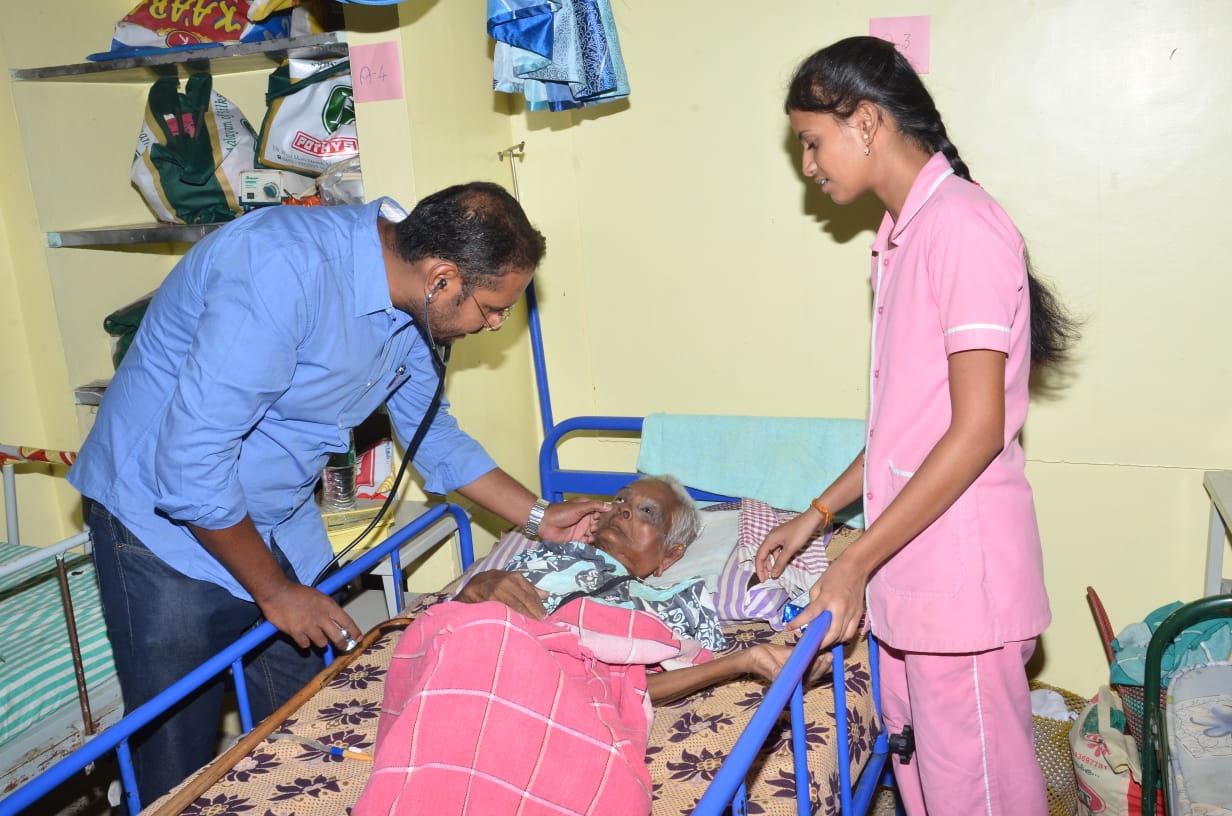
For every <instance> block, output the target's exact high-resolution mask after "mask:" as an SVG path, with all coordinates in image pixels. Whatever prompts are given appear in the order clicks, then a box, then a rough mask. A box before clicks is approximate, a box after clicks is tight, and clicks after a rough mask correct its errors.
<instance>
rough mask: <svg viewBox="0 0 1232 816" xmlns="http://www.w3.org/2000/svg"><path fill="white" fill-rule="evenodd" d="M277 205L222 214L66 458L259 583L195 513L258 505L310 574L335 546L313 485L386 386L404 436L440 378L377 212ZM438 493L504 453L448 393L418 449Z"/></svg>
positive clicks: (185, 568)
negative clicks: (230, 558)
mask: <svg viewBox="0 0 1232 816" xmlns="http://www.w3.org/2000/svg"><path fill="white" fill-rule="evenodd" d="M404 214H405V213H404V211H402V210H401V209H400V208H398V206H397V205H396V204H394V203H393V202H392V201H389V200H382V201H377V202H374V203H372V204H368V205H364V206H354V207H274V208H271V209H266V210H261V211H258V212H253V213H249V214H247V215H245V216H243V217H242V218H240V219H238V220H237V221H234V222H232V223H231V224H228V225H227V226H226V227H223V228H222V229H219V230H217V231H215V232H214V233H212V234H210V235H209V236H208V237H206V238H205V239H204V240H203V241H201V242H200V243H198V244H197V245H196V246H194V247H193V248H192V250H190V251H189V252H188V254H186V255H185V256H184V258H183V259H182V260H181V261H180V262H179V263H178V264H176V266H175V268H174V269H172V270H171V273H170V275H168V277H167V279H166V281H165V282H164V283H163V285H162V286H161V287H160V288H159V290H158V292H157V293H156V294H155V296H154V299H153V301H152V302H151V304H150V308H149V310H148V311H147V312H146V315H145V317H144V319H143V320H142V322H141V327H140V330H139V331H138V333H137V337H136V339H135V340H134V342H133V345H132V347H131V348H130V349H129V351H128V353H127V355H126V356H125V358H124V361H123V363H122V364H121V365H120V368H119V370H118V371H117V372H116V375H115V377H114V379H113V380H112V382H111V385H110V386H109V387H108V388H107V393H106V396H105V398H104V399H103V403H102V406H101V407H100V409H99V413H98V417H97V419H96V421H95V424H94V428H93V430H92V431H91V433H90V435H89V437H88V438H87V439H86V441H85V444H84V445H83V446H82V448H81V452H80V457H79V458H78V460H77V462H76V464H75V465H74V466H73V468H72V469H71V470H70V472H69V481H70V482H72V483H73V485H74V486H75V487H77V489H78V490H80V491H81V492H82V494H83V495H86V496H89V497H90V498H92V499H95V500H97V501H99V502H101V503H102V504H103V505H104V506H105V507H106V508H107V509H108V510H110V511H111V512H112V514H114V515H115V516H116V517H117V518H119V519H120V520H121V521H122V522H123V523H124V525H125V526H126V527H128V528H129V530H131V531H132V532H133V533H134V534H135V535H136V536H137V537H138V538H140V539H141V540H142V542H144V543H145V544H146V546H148V547H149V548H150V550H152V551H153V552H154V553H155V554H156V555H158V556H159V557H160V558H162V559H163V560H164V561H166V562H167V563H169V564H171V565H172V566H174V567H175V568H176V569H177V570H179V571H180V572H182V573H184V574H185V575H188V576H190V577H192V578H198V579H201V580H205V581H210V582H213V583H215V584H218V585H219V586H222V587H225V588H226V589H227V590H229V591H230V592H231V593H232V594H233V595H235V596H237V597H240V598H246V599H247V598H249V597H250V596H249V595H248V594H247V592H245V591H244V589H243V588H242V587H241V586H240V585H239V583H238V582H237V581H236V580H235V577H234V576H232V575H231V574H230V572H228V571H227V569H226V568H225V567H223V566H222V564H221V563H219V562H218V561H217V560H216V559H215V558H214V557H213V556H211V555H210V554H209V553H208V552H207V551H206V550H205V549H204V548H203V547H202V546H201V544H200V543H199V542H198V541H197V539H196V537H195V536H193V534H192V533H191V531H190V530H189V529H188V527H186V526H185V525H186V523H191V524H193V525H196V526H198V527H202V528H205V529H221V528H224V527H229V526H231V525H233V524H236V523H237V522H239V521H241V520H242V519H243V518H244V516H245V515H248V516H251V517H252V520H253V522H254V523H255V524H256V527H257V530H258V531H259V532H260V533H261V536H262V537H263V538H264V539H265V540H266V543H267V544H268V543H269V541H270V540H271V537H272V538H273V539H274V540H276V541H277V543H278V546H279V548H280V549H281V550H282V551H283V552H284V553H285V554H286V556H287V558H288V559H289V560H290V561H291V564H292V565H293V566H294V567H295V571H296V574H297V575H298V576H299V577H300V579H301V580H302V581H310V580H312V578H314V577H315V576H316V573H317V572H318V571H319V570H320V569H321V568H322V567H324V566H325V564H326V563H328V561H329V559H330V557H331V555H332V551H331V547H330V544H329V539H328V538H327V536H326V534H325V527H324V524H323V523H322V521H321V516H320V513H319V511H318V509H317V507H316V504H315V502H314V501H312V494H313V489H314V487H315V485H316V483H317V479H318V477H319V476H320V474H321V470H322V468H323V467H324V465H325V461H326V459H327V458H328V456H329V454H330V453H333V452H341V451H344V450H346V449H347V447H348V445H349V441H350V435H349V432H350V429H351V428H353V427H355V426H356V425H358V424H359V423H360V422H361V421H363V420H364V419H365V418H367V417H368V416H369V415H370V414H372V412H373V411H375V410H376V409H377V408H379V407H380V406H381V404H382V403H386V404H387V405H388V410H389V413H390V416H391V418H392V420H393V425H394V428H395V430H396V431H397V432H398V434H399V435H400V437H401V438H402V439H403V440H404V441H406V440H409V438H410V436H411V435H412V434H413V433H414V430H415V428H416V427H417V426H418V424H419V422H420V420H421V419H422V418H423V416H424V414H425V412H426V411H427V409H428V406H429V404H430V402H431V399H432V395H433V392H434V391H435V389H436V383H437V375H436V372H435V370H434V369H433V366H432V358H431V355H432V354H433V351H432V350H431V348H429V346H428V344H427V343H425V342H424V340H423V338H422V336H421V335H420V333H419V331H417V330H416V327H415V326H414V324H413V321H412V319H411V317H410V316H409V315H408V314H406V313H405V312H402V311H400V310H398V309H397V308H395V307H394V306H393V304H392V302H391V301H390V296H389V284H388V280H387V278H386V272H385V264H384V261H383V257H382V252H381V243H380V237H379V235H378V232H377V219H378V215H383V216H385V217H386V218H388V219H390V220H398V219H399V218H400V217H402V216H404ZM414 465H415V467H416V469H417V470H418V471H419V473H420V474H421V475H422V476H423V478H424V482H425V485H424V486H425V489H426V490H428V491H430V492H433V493H445V492H447V491H449V490H453V489H455V488H458V487H461V486H463V485H466V484H469V483H470V482H472V481H474V480H475V479H477V478H478V477H480V476H482V475H483V474H485V473H487V472H488V471H490V470H492V469H493V468H495V467H496V464H495V463H494V462H493V461H492V459H491V457H489V456H488V454H487V453H486V452H485V451H484V450H483V448H482V447H481V446H480V445H479V443H477V442H476V441H475V440H473V439H472V438H471V437H470V436H468V435H467V434H465V433H464V432H462V430H461V429H459V428H458V424H457V421H456V420H455V419H454V418H453V417H452V416H450V415H449V413H448V402H447V401H445V402H443V403H442V405H441V408H440V411H439V413H438V414H437V416H436V417H435V419H434V420H433V421H432V425H431V428H430V430H429V431H428V432H427V435H426V436H425V437H424V440H423V444H422V445H421V447H420V449H419V452H418V453H417V455H416V456H415V458H414Z"/></svg>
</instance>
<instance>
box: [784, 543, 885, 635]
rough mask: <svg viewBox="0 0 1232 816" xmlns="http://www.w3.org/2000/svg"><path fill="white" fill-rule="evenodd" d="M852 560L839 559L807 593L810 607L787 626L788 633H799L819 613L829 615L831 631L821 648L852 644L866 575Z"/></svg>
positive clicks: (862, 613) (858, 622)
mask: <svg viewBox="0 0 1232 816" xmlns="http://www.w3.org/2000/svg"><path fill="white" fill-rule="evenodd" d="M856 563H857V562H856V560H855V559H853V558H844V557H843V556H839V557H838V558H836V559H835V560H834V563H833V564H831V565H830V567H829V569H827V570H826V571H825V572H824V573H822V576H821V577H820V578H818V579H817V583H815V584H813V587H812V589H810V590H809V604H808V606H806V607H805V608H804V609H803V610H802V611H801V612H800V614H798V615H796V616H795V617H794V618H792V619H791V621H790V622H788V624H787V627H786V628H787V630H788V631H791V630H795V629H799V628H800V627H801V626H803V625H804V624H806V623H808V622H809V621H811V620H813V619H814V618H816V617H817V616H818V615H820V614H821V613H822V612H829V613H830V615H831V620H830V629H829V631H827V632H826V636H825V637H824V638H822V640H821V648H823V649H824V648H826V647H827V646H830V645H831V644H834V643H838V642H840V641H841V642H846V641H848V640H851V638H853V637H854V636H855V634H856V630H857V629H858V628H859V626H860V619H861V618H862V617H863V616H864V587H865V586H866V585H867V583H868V575H867V573H864V572H863V571H861V569H860V568H859V567H857V566H855V565H856Z"/></svg>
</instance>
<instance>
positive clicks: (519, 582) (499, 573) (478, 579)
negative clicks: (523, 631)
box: [454, 570, 547, 620]
mask: <svg viewBox="0 0 1232 816" xmlns="http://www.w3.org/2000/svg"><path fill="white" fill-rule="evenodd" d="M546 597H547V593H546V592H541V591H540V590H538V589H535V587H534V585H533V584H532V583H531V582H530V581H528V580H526V576H525V575H522V574H521V573H519V572H507V571H505V570H485V571H484V572H480V573H476V574H475V577H474V578H472V579H471V580H470V581H468V582H467V584H466V586H464V587H462V591H461V592H459V593H458V594H457V595H456V596H454V600H455V601H461V602H462V603H480V602H482V601H500V602H501V603H503V604H504V605H505V606H507V607H509V608H510V609H512V610H513V611H514V612H520V613H521V614H523V615H526V616H527V617H528V618H534V619H535V620H542V619H543V617H544V616H545V615H547V610H545V609H544V608H543V599H544V598H546Z"/></svg>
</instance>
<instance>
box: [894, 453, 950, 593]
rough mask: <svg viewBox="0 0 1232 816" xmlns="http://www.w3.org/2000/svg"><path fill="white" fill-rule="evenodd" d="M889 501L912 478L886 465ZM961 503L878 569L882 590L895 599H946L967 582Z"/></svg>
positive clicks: (900, 470)
mask: <svg viewBox="0 0 1232 816" xmlns="http://www.w3.org/2000/svg"><path fill="white" fill-rule="evenodd" d="M889 471H890V472H889V478H888V484H889V486H890V500H891V501H893V500H894V499H895V498H897V497H898V494H899V493H901V492H902V490H903V488H904V487H906V485H907V482H909V481H910V480H911V478H912V477H913V476H915V471H914V470H906V469H904V468H902V467H899V466H897V465H896V464H895V463H894V462H893V461H890V463H889ZM961 505H962V499H961V498H960V499H959V501H958V502H956V503H955V504H954V505H952V506H951V507H950V509H949V510H947V511H946V512H945V513H943V514H942V515H941V517H940V518H939V519H937V520H936V521H934V522H933V523H932V524H931V525H930V526H929V527H927V528H926V529H925V530H924V531H923V532H921V533H920V534H919V535H918V536H916V537H915V539H913V540H912V541H911V542H909V543H908V544H907V546H905V547H903V548H902V549H901V550H899V551H898V552H897V553H896V554H895V555H893V556H892V557H891V558H890V560H889V561H887V562H886V563H885V565H884V566H882V568H881V574H882V576H883V577H882V580H883V581H884V586H885V588H886V589H887V590H888V591H889V592H891V593H894V594H896V595H910V596H913V597H918V598H948V597H952V596H953V595H955V594H957V593H958V591H959V590H960V589H961V588H962V587H963V585H964V584H965V583H966V581H967V559H966V547H964V546H963V545H962V543H961V541H960V528H961V526H962V524H961V521H960V520H959V516H961V514H962V513H963V507H962V506H961Z"/></svg>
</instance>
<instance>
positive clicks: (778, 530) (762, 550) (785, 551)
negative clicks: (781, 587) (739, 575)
mask: <svg viewBox="0 0 1232 816" xmlns="http://www.w3.org/2000/svg"><path fill="white" fill-rule="evenodd" d="M820 518H821V514H820V513H818V512H817V511H816V510H811V509H810V510H806V511H805V512H803V513H801V514H800V515H798V516H796V517H795V518H794V519H792V520H790V521H785V522H783V523H782V524H780V525H779V526H778V527H775V528H774V529H773V530H771V531H770V532H769V534H767V535H766V538H765V540H764V541H762V542H761V546H760V547H758V548H757V560H756V562H755V563H756V566H757V577H758V579H759V580H762V581H764V580H766V579H767V578H778V577H779V576H780V575H782V574H783V570H784V569H786V568H787V562H788V561H790V560H791V557H792V556H793V555H795V554H796V553H798V552H799V551H800V550H801V549H803V547H804V545H805V543H807V542H808V540H809V537H810V536H811V535H812V534H813V533H814V532H816V530H817V524H818V523H819V521H818V520H819V519H820Z"/></svg>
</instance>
